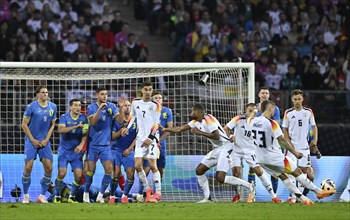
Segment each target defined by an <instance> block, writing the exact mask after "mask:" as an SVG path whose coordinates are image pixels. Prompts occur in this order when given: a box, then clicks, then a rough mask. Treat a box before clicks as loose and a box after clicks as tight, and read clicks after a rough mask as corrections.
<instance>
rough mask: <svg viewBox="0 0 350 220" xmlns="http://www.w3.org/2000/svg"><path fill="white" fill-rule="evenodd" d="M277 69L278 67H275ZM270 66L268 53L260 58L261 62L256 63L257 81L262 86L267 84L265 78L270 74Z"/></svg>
mask: <svg viewBox="0 0 350 220" xmlns="http://www.w3.org/2000/svg"><path fill="white" fill-rule="evenodd" d="M275 67H276V65H275ZM269 69H270V64H269V57H268V55H267V54H266V53H263V54H262V55H261V56H260V60H259V62H257V63H256V66H255V70H256V74H255V76H256V81H257V82H259V84H260V85H264V84H265V76H266V75H267V74H268V73H269Z"/></svg>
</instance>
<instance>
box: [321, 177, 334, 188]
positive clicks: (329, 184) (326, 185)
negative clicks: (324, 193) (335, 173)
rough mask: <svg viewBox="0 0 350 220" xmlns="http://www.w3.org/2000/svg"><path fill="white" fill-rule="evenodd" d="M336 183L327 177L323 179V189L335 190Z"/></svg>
mask: <svg viewBox="0 0 350 220" xmlns="http://www.w3.org/2000/svg"><path fill="white" fill-rule="evenodd" d="M335 187H336V186H335V183H334V181H333V180H331V179H325V180H323V181H322V183H321V188H322V189H323V190H334V189H335Z"/></svg>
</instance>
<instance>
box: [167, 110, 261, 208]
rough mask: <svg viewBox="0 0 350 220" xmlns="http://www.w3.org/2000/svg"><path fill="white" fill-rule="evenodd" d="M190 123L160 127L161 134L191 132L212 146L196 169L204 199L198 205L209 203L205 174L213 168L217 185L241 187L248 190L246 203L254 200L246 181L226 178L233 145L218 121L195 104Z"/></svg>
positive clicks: (252, 188) (251, 187) (253, 194)
mask: <svg viewBox="0 0 350 220" xmlns="http://www.w3.org/2000/svg"><path fill="white" fill-rule="evenodd" d="M191 117H192V121H190V122H189V123H188V124H185V125H182V126H178V127H172V128H164V127H162V126H160V129H161V130H162V131H163V132H171V133H180V132H183V131H187V130H191V131H192V132H193V133H195V134H197V135H201V136H204V137H206V138H207V139H208V140H209V142H210V143H211V144H212V146H213V148H214V149H213V150H212V151H210V152H209V153H208V154H207V155H206V156H205V157H204V158H203V159H202V161H201V163H200V164H199V165H198V167H197V168H196V175H197V178H198V183H199V185H200V187H201V188H202V190H203V192H204V199H203V200H201V201H199V202H198V203H207V202H211V201H212V200H211V197H210V191H209V183H208V178H207V176H206V175H205V173H206V172H207V171H208V170H209V169H210V168H213V167H215V166H217V169H216V176H215V177H216V180H217V181H218V182H219V183H226V184H230V185H242V186H245V187H247V188H248V189H249V192H250V193H249V196H248V202H249V201H253V200H254V196H255V191H254V186H253V184H252V183H251V184H250V183H248V182H247V181H244V180H242V179H239V178H237V177H234V176H226V173H227V171H228V170H229V169H230V165H231V156H232V155H231V153H232V151H233V144H232V143H231V142H230V139H229V137H228V136H227V135H226V133H225V131H224V129H223V128H222V126H221V124H220V123H219V122H218V120H217V119H216V118H215V117H214V116H212V115H210V114H206V113H205V108H204V106H203V105H202V104H200V103H196V104H194V105H193V107H192V113H191Z"/></svg>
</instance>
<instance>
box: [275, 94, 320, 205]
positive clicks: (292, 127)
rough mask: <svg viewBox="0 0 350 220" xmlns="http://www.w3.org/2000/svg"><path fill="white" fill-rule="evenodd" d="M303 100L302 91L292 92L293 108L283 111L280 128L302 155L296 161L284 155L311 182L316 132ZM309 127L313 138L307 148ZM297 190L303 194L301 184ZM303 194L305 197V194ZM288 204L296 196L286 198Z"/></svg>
mask: <svg viewBox="0 0 350 220" xmlns="http://www.w3.org/2000/svg"><path fill="white" fill-rule="evenodd" d="M303 100H304V97H303V91H302V90H300V89H296V90H293V91H292V102H293V108H290V109H287V110H286V111H285V113H284V119H283V124H282V127H283V133H284V136H285V137H286V139H288V140H289V141H290V142H291V143H292V144H293V146H294V148H295V149H297V150H299V151H300V152H301V153H302V154H303V157H302V158H301V159H297V158H296V157H295V156H294V155H293V154H291V153H290V152H289V151H287V154H286V155H288V156H289V157H290V158H292V159H293V160H294V161H295V163H296V164H297V165H298V167H299V168H300V169H301V170H302V171H303V173H304V174H306V175H307V178H308V179H309V180H311V181H313V180H314V172H313V169H312V167H311V158H310V147H311V148H315V149H317V140H318V130H317V126H316V122H315V117H314V114H313V112H312V110H311V109H310V108H306V107H303ZM310 126H311V127H312V132H313V137H314V138H313V140H312V141H311V143H310V147H309V143H308V135H309V127H310ZM317 151H318V149H317ZM318 152H319V151H318ZM317 158H320V157H317ZM291 179H292V181H293V182H295V179H293V177H291ZM298 188H299V190H300V192H305V191H304V186H303V185H302V184H298ZM306 191H307V190H306ZM303 194H304V195H306V194H307V193H303ZM288 202H291V203H295V202H296V196H295V195H292V197H290V198H288Z"/></svg>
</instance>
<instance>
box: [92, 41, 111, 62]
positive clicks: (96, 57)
mask: <svg viewBox="0 0 350 220" xmlns="http://www.w3.org/2000/svg"><path fill="white" fill-rule="evenodd" d="M91 61H92V62H108V55H107V54H106V53H105V52H104V49H103V45H102V44H97V48H96V52H95V53H94V54H93V55H92V58H91Z"/></svg>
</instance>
